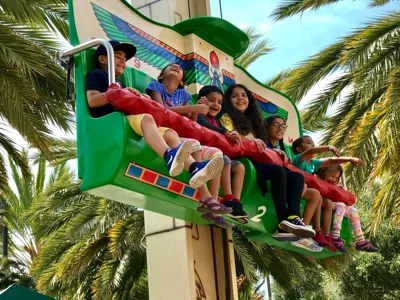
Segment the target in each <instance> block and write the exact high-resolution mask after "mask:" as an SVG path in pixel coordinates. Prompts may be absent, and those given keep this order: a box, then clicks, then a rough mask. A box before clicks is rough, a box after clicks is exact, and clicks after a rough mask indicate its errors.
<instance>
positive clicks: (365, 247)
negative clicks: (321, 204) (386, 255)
mask: <svg viewBox="0 0 400 300" xmlns="http://www.w3.org/2000/svg"><path fill="white" fill-rule="evenodd" d="M342 174H343V168H342V166H341V165H333V166H329V167H324V168H320V169H319V170H318V177H319V178H321V179H322V180H324V181H326V182H329V183H332V184H335V185H337V184H338V183H339V180H340V178H341V177H342ZM334 205H335V215H334V216H333V224H332V242H333V245H335V247H336V248H337V249H338V250H339V251H341V252H346V251H347V249H346V248H345V247H344V243H343V240H342V239H341V238H340V229H341V228H342V222H343V217H347V218H349V219H350V223H351V227H352V229H353V232H354V235H355V236H356V250H359V251H365V252H377V251H378V248H377V247H374V246H372V245H371V244H370V243H369V242H368V241H367V240H366V239H365V238H364V234H363V232H362V229H361V223H360V218H359V216H358V210H357V208H355V207H354V206H346V204H344V203H340V202H334Z"/></svg>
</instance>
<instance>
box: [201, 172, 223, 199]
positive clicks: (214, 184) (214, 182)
mask: <svg viewBox="0 0 400 300" xmlns="http://www.w3.org/2000/svg"><path fill="white" fill-rule="evenodd" d="M224 169H225V167H224ZM224 169H222V172H224V171H223V170H224ZM220 182H221V175H218V176H217V177H214V178H213V179H211V180H210V181H209V182H208V189H209V190H210V193H211V195H212V196H213V197H214V198H215V199H218V191H219V186H220ZM199 192H200V191H199ZM224 195H225V194H224Z"/></svg>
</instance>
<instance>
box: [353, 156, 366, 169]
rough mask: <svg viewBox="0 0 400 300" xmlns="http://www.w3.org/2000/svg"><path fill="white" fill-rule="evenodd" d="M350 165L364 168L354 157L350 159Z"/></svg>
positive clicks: (360, 161)
mask: <svg viewBox="0 0 400 300" xmlns="http://www.w3.org/2000/svg"><path fill="white" fill-rule="evenodd" d="M350 162H351V164H352V165H354V166H357V167H364V162H363V161H362V160H361V159H359V158H356V157H352V158H351V160H350Z"/></svg>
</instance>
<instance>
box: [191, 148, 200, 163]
mask: <svg viewBox="0 0 400 300" xmlns="http://www.w3.org/2000/svg"><path fill="white" fill-rule="evenodd" d="M192 157H193V158H194V160H195V161H201V150H200V151H196V152H193V153H192Z"/></svg>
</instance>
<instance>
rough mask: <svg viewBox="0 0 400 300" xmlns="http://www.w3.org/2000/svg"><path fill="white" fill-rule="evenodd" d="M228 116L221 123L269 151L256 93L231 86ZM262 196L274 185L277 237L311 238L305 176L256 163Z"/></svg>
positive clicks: (226, 105)
mask: <svg viewBox="0 0 400 300" xmlns="http://www.w3.org/2000/svg"><path fill="white" fill-rule="evenodd" d="M223 110H224V111H225V114H224V115H223V116H222V117H221V124H222V126H224V128H226V129H227V130H230V131H236V132H238V134H239V136H240V137H241V138H247V139H251V140H253V141H254V143H255V145H256V146H257V148H258V150H259V151H260V152H262V151H264V150H265V149H266V145H265V142H264V141H265V140H266V139H267V133H266V131H265V128H264V127H263V126H262V118H261V112H260V110H259V108H258V105H257V103H256V100H255V99H254V97H253V95H252V93H251V92H250V91H249V90H248V89H247V88H246V87H245V86H244V85H241V84H234V85H231V86H230V87H229V88H228V89H227V90H226V92H225V96H224V101H223ZM253 164H254V166H255V168H256V171H257V180H258V184H259V186H260V189H261V192H262V195H263V196H264V195H265V194H266V193H267V191H268V189H267V186H266V181H267V180H268V181H270V182H271V194H272V199H273V202H274V206H275V211H276V215H277V218H278V230H277V232H276V233H275V234H274V235H273V238H275V239H276V240H278V241H294V240H298V239H299V237H302V238H311V237H313V236H314V235H315V231H314V230H313V229H312V228H310V227H307V226H305V225H304V223H303V222H302V221H301V220H300V218H299V215H300V201H301V195H302V191H303V187H304V177H303V175H302V174H300V173H298V172H293V171H290V170H289V169H287V168H284V167H282V166H279V165H276V164H271V163H257V162H253Z"/></svg>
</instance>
